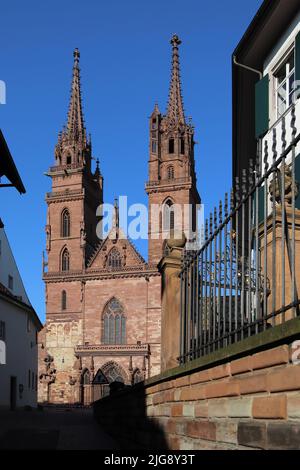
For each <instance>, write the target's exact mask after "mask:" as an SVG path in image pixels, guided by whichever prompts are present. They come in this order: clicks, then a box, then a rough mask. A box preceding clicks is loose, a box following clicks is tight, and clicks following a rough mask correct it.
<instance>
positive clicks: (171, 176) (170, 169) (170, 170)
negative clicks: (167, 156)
mask: <svg viewBox="0 0 300 470" xmlns="http://www.w3.org/2000/svg"><path fill="white" fill-rule="evenodd" d="M173 179H174V167H173V166H172V165H171V166H169V167H168V180H173Z"/></svg>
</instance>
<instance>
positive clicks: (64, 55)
mask: <svg viewBox="0 0 300 470" xmlns="http://www.w3.org/2000/svg"><path fill="white" fill-rule="evenodd" d="M260 4H261V0H246V1H244V2H241V1H240V0H216V1H214V2H213V1H211V2H207V1H206V0H189V2H182V0H151V1H145V0H143V1H141V0H139V1H138V0H127V1H124V0H111V1H110V2H108V1H103V0H85V1H84V2H83V1H79V0H72V1H71V0H60V1H58V0H52V1H51V2H40V1H37V0H36V1H33V0H27V1H26V2H20V1H17V0H10V1H9V2H8V1H3V2H2V4H1V29H0V44H1V67H0V80H4V81H5V82H6V86H7V104H6V105H0V127H1V129H2V131H3V133H4V135H5V137H6V140H7V142H8V144H9V147H10V150H11V153H12V155H13V157H14V160H15V162H16V165H17V167H18V169H19V172H20V174H21V177H22V179H23V182H24V185H25V187H26V189H27V193H26V194H25V195H24V196H20V195H19V194H18V193H17V191H16V190H14V189H1V192H0V217H1V218H2V219H3V221H4V223H5V228H6V232H7V234H8V237H9V240H10V243H11V245H12V247H13V251H14V254H15V258H16V261H17V263H18V266H19V269H20V272H21V275H22V277H23V280H24V284H25V287H26V290H27V292H28V295H29V297H30V299H31V302H32V304H33V306H34V307H35V309H36V311H37V313H38V315H39V316H40V318H41V320H44V318H45V306H44V286H43V282H42V280H41V276H42V273H41V259H42V251H43V250H44V248H45V232H44V226H45V222H46V204H45V202H44V196H45V193H46V192H47V191H49V190H50V179H49V178H47V177H46V176H44V172H45V171H46V170H47V168H48V167H49V166H50V165H51V164H53V162H54V153H53V151H54V146H55V144H56V140H57V134H58V132H59V130H61V128H62V125H63V124H64V122H65V120H66V114H67V108H68V102H69V93H70V83H71V73H72V63H73V56H72V53H73V49H74V48H75V47H78V48H79V49H80V53H81V61H80V65H81V78H82V94H83V103H84V114H85V120H86V127H87V130H88V132H91V134H92V142H93V153H94V156H95V157H96V158H97V157H99V159H100V165H101V171H102V173H103V175H104V197H105V201H106V202H112V201H113V199H114V197H115V196H118V195H127V196H128V201H129V203H135V202H139V203H147V199H146V194H145V191H144V183H145V181H146V180H147V160H148V153H147V152H148V117H149V116H150V114H151V112H152V109H153V107H154V103H155V102H156V101H157V102H158V104H159V106H160V109H161V111H163V112H164V111H165V106H166V101H167V96H168V86H169V79H170V57H171V56H170V54H171V50H170V44H169V40H170V38H171V36H172V34H173V33H177V34H178V35H179V36H180V38H181V39H182V45H181V47H180V56H181V76H182V85H183V98H184V106H185V111H186V115H187V116H192V117H193V123H194V125H195V128H196V135H195V139H196V141H197V142H198V145H197V146H196V168H197V175H198V189H199V192H200V194H201V197H202V202H203V203H204V204H205V210H206V214H208V212H209V210H211V209H212V208H213V206H214V205H215V204H218V201H219V200H220V199H221V198H223V195H224V192H225V191H226V190H228V189H229V188H230V183H231V53H232V52H233V50H234V48H235V46H236V45H237V43H238V42H239V40H240V38H241V36H242V34H243V33H244V31H245V29H246V27H247V26H248V24H249V22H250V21H251V19H252V18H253V16H254V15H255V13H256V11H257V9H258V7H259V6H260ZM136 246H137V247H138V248H139V249H140V250H141V252H142V254H143V255H144V256H146V255H147V245H146V242H145V241H144V242H137V243H136Z"/></svg>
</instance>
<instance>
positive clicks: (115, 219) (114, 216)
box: [112, 198, 119, 234]
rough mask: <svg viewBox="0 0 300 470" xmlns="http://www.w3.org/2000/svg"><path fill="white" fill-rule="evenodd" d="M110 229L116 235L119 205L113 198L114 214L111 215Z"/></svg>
mask: <svg viewBox="0 0 300 470" xmlns="http://www.w3.org/2000/svg"><path fill="white" fill-rule="evenodd" d="M112 229H113V230H114V231H115V232H116V234H117V233H118V230H119V203H118V199H117V198H115V201H114V214H113V220H112Z"/></svg>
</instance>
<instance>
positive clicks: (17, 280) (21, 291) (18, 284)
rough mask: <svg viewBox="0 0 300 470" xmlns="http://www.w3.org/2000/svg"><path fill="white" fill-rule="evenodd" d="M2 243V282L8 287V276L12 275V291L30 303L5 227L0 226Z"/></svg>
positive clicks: (0, 254) (0, 272) (0, 262)
mask: <svg viewBox="0 0 300 470" xmlns="http://www.w3.org/2000/svg"><path fill="white" fill-rule="evenodd" d="M0 243H1V253H0V282H1V283H2V284H3V285H4V286H5V287H7V288H8V276H9V275H11V276H12V277H13V290H11V293H12V294H13V295H16V296H19V297H21V298H22V301H23V302H25V303H26V304H28V305H30V301H29V298H28V296H27V294H26V291H25V288H24V285H23V282H22V278H21V276H20V273H19V270H18V267H17V264H16V261H15V259H14V256H13V253H12V250H11V248H10V245H9V241H8V238H7V236H6V233H5V230H4V228H0Z"/></svg>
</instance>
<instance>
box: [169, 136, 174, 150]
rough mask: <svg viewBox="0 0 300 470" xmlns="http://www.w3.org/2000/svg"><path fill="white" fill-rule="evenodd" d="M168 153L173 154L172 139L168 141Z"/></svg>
mask: <svg viewBox="0 0 300 470" xmlns="http://www.w3.org/2000/svg"><path fill="white" fill-rule="evenodd" d="M169 153H174V139H169Z"/></svg>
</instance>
